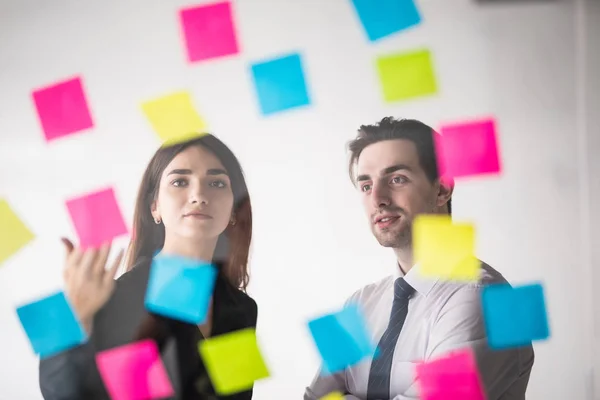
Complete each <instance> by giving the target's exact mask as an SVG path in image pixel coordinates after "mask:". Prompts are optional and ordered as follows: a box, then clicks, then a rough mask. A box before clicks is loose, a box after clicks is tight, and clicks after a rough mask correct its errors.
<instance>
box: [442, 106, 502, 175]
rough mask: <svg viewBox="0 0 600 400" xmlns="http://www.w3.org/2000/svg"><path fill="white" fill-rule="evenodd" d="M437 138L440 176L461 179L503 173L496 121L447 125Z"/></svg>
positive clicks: (485, 120)
mask: <svg viewBox="0 0 600 400" xmlns="http://www.w3.org/2000/svg"><path fill="white" fill-rule="evenodd" d="M440 133H441V136H440V135H435V136H434V138H435V141H434V142H435V151H436V156H437V162H438V169H439V172H440V176H444V177H446V178H458V177H464V176H473V175H487V174H498V173H500V158H499V156H498V142H497V137H496V123H495V121H494V120H493V119H491V118H490V119H482V120H477V121H469V122H465V123H458V124H451V125H444V126H443V127H442V128H441V130H440Z"/></svg>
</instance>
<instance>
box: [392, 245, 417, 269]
mask: <svg viewBox="0 0 600 400" xmlns="http://www.w3.org/2000/svg"><path fill="white" fill-rule="evenodd" d="M394 253H396V259H397V260H398V266H399V268H400V270H401V271H402V272H403V273H404V274H407V273H408V271H410V269H411V268H412V267H413V254H412V249H404V248H400V249H394Z"/></svg>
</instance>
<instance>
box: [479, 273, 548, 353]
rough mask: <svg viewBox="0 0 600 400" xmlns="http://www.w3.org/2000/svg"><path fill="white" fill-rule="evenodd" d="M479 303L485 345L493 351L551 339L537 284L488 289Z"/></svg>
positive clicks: (490, 287)
mask: <svg viewBox="0 0 600 400" xmlns="http://www.w3.org/2000/svg"><path fill="white" fill-rule="evenodd" d="M482 303H483V317H484V320H485V327H486V332H487V337H488V343H489V345H490V347H491V348H493V349H505V348H509V347H520V346H525V345H529V344H530V343H531V341H534V340H543V339H547V338H548V336H550V328H549V327H548V317H547V312H546V304H545V300H544V289H543V287H542V285H540V284H533V285H525V286H518V287H514V288H513V287H511V286H510V285H508V284H499V285H491V286H487V287H486V288H485V289H484V291H483V293H482Z"/></svg>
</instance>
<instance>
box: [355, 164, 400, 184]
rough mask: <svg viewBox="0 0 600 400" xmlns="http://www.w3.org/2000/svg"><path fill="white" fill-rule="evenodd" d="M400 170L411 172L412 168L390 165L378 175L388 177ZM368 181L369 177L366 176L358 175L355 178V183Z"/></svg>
mask: <svg viewBox="0 0 600 400" xmlns="http://www.w3.org/2000/svg"><path fill="white" fill-rule="evenodd" d="M401 170H404V171H409V172H411V171H412V168H411V167H410V166H408V165H406V164H396V165H392V166H390V167H387V168H384V169H382V170H381V173H380V175H388V174H391V173H392V172H396V171H401ZM370 179H371V176H370V175H368V174H363V175H358V176H357V177H356V181H357V182H360V181H368V180H370Z"/></svg>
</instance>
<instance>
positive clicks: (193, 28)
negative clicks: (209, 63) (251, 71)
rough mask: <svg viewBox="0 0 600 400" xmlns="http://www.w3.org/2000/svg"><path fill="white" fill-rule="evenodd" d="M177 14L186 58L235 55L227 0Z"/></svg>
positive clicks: (235, 48)
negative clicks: (183, 39)
mask: <svg viewBox="0 0 600 400" xmlns="http://www.w3.org/2000/svg"><path fill="white" fill-rule="evenodd" d="M179 17H180V20H181V26H182V30H183V35H184V38H185V45H186V49H187V55H188V61H190V62H194V61H200V60H208V59H211V58H216V57H222V56H227V55H230V54H237V53H238V52H239V50H238V42H237V38H236V33H235V27H234V24H233V19H232V15H231V3H230V2H228V1H224V2H220V3H213V4H207V5H202V6H197V7H193V8H186V9H183V10H181V11H180V13H179Z"/></svg>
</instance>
